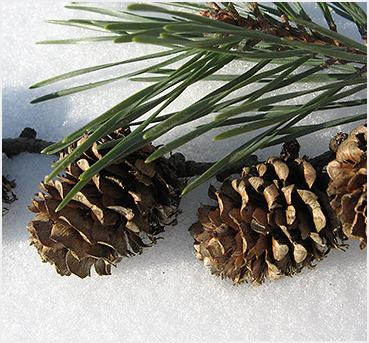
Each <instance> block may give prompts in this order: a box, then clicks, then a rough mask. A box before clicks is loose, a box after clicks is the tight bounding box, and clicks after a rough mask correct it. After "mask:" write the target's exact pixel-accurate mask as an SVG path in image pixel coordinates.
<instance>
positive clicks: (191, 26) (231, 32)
mask: <svg viewBox="0 0 369 343" xmlns="http://www.w3.org/2000/svg"><path fill="white" fill-rule="evenodd" d="M171 5H172V6H177V7H179V8H180V9H181V11H175V10H170V9H168V8H166V7H162V6H157V5H152V4H132V5H130V6H128V10H129V11H135V12H138V13H140V12H141V11H146V12H147V13H150V14H151V15H144V16H143V15H140V14H136V13H130V12H124V11H122V12H120V11H110V10H107V9H102V8H97V7H89V6H67V8H70V9H74V10H84V11H88V12H92V13H100V14H105V15H108V16H112V17H114V19H115V20H105V21H102V20H85V19H83V20H78V19H77V20H70V21H67V22H65V21H53V23H56V24H61V25H72V26H78V27H85V28H89V29H91V30H95V31H96V30H98V31H103V32H104V33H106V34H107V36H99V37H98V38H96V39H107V40H109V39H112V38H114V42H115V43H124V42H129V41H132V42H137V43H147V44H155V45H161V46H163V47H165V48H166V49H167V50H165V51H164V52H163V53H161V54H160V53H159V54H153V55H147V56H142V57H139V58H134V59H131V60H127V61H121V62H117V63H112V64H105V65H100V66H96V67H90V68H83V69H80V70H77V71H73V72H70V73H66V74H63V75H60V76H56V77H54V78H51V79H49V80H46V81H44V82H41V83H38V84H36V85H34V86H33V87H38V86H43V85H47V84H49V83H53V82H57V81H61V80H65V79H67V78H70V77H74V76H76V75H81V74H84V73H89V72H92V71H98V70H101V69H104V68H108V67H111V66H114V65H118V64H124V63H133V62H135V61H138V60H143V59H151V58H156V57H165V56H168V59H166V60H165V61H164V62H161V63H157V64H154V65H152V66H150V67H149V68H145V69H142V70H139V71H138V72H135V73H130V74H128V75H122V76H118V77H116V78H112V79H108V80H105V81H102V82H97V83H91V84H87V85H81V86H77V87H75V88H72V89H65V90H61V91H58V92H55V93H52V94H47V95H45V96H43V97H41V98H38V99H35V100H34V101H33V102H39V101H44V100H48V99H52V98H53V97H58V96H62V95H67V94H72V93H74V92H78V91H83V90H85V89H90V88H93V87H97V86H99V85H101V84H105V83H109V82H113V81H116V80H120V79H123V78H127V77H132V76H136V75H140V74H142V75H144V74H148V73H160V74H161V75H162V76H160V77H159V78H156V79H153V80H152V79H151V81H154V83H153V84H152V85H151V86H148V87H147V88H145V89H144V90H142V91H140V92H138V93H136V94H134V95H132V96H130V97H129V98H127V99H125V100H123V101H122V102H120V103H119V104H118V105H116V106H115V107H113V108H112V109H110V110H109V111H107V112H105V113H103V114H102V115H101V116H99V117H98V118H96V119H94V120H92V121H91V122H90V123H88V124H86V125H85V126H84V127H82V128H81V129H78V130H76V131H75V132H73V133H71V134H70V135H68V136H67V137H66V138H65V139H63V140H62V141H61V142H58V143H55V144H53V145H52V146H50V147H48V148H46V149H45V150H44V152H47V153H55V152H57V151H58V150H60V149H63V148H65V147H66V146H68V145H70V144H72V143H73V142H76V141H77V140H79V139H80V138H81V137H82V136H83V135H84V134H87V137H88V138H87V139H86V141H85V142H84V143H83V144H81V145H80V146H79V147H78V148H77V149H75V150H74V151H73V153H72V154H70V155H68V156H67V157H66V158H65V159H63V160H61V161H59V162H57V163H56V164H55V167H56V168H55V170H54V171H53V173H51V174H50V176H49V179H52V178H53V177H55V176H56V175H57V174H58V173H59V172H61V171H62V170H63V169H64V168H65V167H66V166H67V165H68V164H70V163H72V162H73V160H74V159H75V158H77V157H78V155H80V154H82V153H83V152H84V151H86V150H87V149H88V148H90V147H91V145H92V144H93V142H95V141H98V140H99V139H101V138H102V137H103V136H105V135H106V134H108V133H109V132H111V131H113V130H116V129H117V128H119V127H122V126H128V125H137V127H136V129H135V130H134V131H133V132H132V133H131V134H130V135H128V136H127V137H125V138H122V139H121V140H117V141H114V142H109V143H106V144H108V145H109V147H110V148H111V151H110V152H109V153H108V154H107V155H106V156H105V157H104V158H103V159H101V160H99V161H98V162H96V163H95V164H94V165H92V166H91V167H90V169H89V170H87V171H85V172H84V173H83V174H82V175H81V176H80V180H81V181H80V183H79V184H77V185H76V186H75V188H74V189H73V190H72V191H71V192H70V198H71V197H73V195H74V194H75V193H76V192H77V190H78V189H80V188H81V187H82V186H83V184H85V183H86V182H88V181H89V179H91V177H92V176H93V175H95V174H96V173H97V172H99V171H100V170H102V169H104V168H106V167H107V166H108V165H110V164H112V163H114V161H116V160H118V159H121V158H124V157H125V156H127V155H128V154H130V153H131V152H133V151H135V150H137V149H139V148H141V147H142V146H144V145H145V144H147V143H150V142H152V141H153V140H155V139H158V138H160V137H161V136H162V135H163V134H164V133H166V132H167V131H168V130H171V129H173V128H175V127H178V126H180V125H183V124H187V123H190V122H193V121H195V120H197V119H199V118H203V117H206V116H208V115H210V114H215V120H212V119H211V120H210V121H208V123H207V124H205V125H202V126H200V127H197V128H195V129H194V130H192V131H190V132H188V133H186V134H184V135H183V136H181V137H179V138H178V139H175V140H173V141H172V142H169V143H167V144H166V145H165V146H163V147H162V148H160V149H158V150H157V151H156V152H154V153H153V154H152V155H151V156H149V158H148V159H147V162H149V161H152V160H155V159H156V158H158V157H160V156H162V155H163V154H165V153H168V152H171V151H172V150H173V149H176V148H177V147H179V146H181V145H183V144H185V143H186V142H188V141H190V140H192V139H195V138H196V137H198V136H199V135H201V134H204V133H205V132H207V131H210V130H212V129H213V128H216V127H223V128H224V131H223V133H221V134H219V135H218V136H217V137H215V139H224V138H227V137H231V136H233V135H234V134H243V133H245V132H249V131H253V130H256V129H259V128H265V129H264V130H265V131H264V132H262V133H260V134H259V135H258V136H255V137H253V138H252V139H250V140H248V141H247V142H246V143H245V144H243V145H242V146H240V147H239V148H237V149H236V150H235V151H233V152H230V153H229V154H228V155H227V156H225V157H224V158H223V159H221V160H220V161H219V162H218V163H216V164H214V165H212V166H211V167H210V168H209V169H207V171H206V172H205V173H203V174H202V175H201V176H200V177H199V178H198V179H197V180H195V181H194V182H193V183H192V184H190V185H188V187H187V189H186V190H185V191H184V193H185V192H187V191H189V190H190V189H193V188H194V187H196V186H197V185H199V184H201V183H202V182H204V181H205V180H207V179H209V178H210V177H213V176H215V175H216V174H218V173H220V172H222V171H223V170H225V169H227V168H229V167H230V166H231V165H233V164H235V163H237V162H239V161H240V160H241V159H242V158H244V157H246V156H248V155H249V154H252V153H254V152H255V151H257V150H258V149H261V148H264V147H266V146H270V145H273V144H277V143H279V142H282V140H283V139H290V138H294V137H299V136H302V135H304V134H308V133H311V132H313V131H314V130H318V129H323V128H326V127H331V126H333V125H338V124H336V123H338V121H337V122H335V121H331V122H324V121H323V122H322V123H321V124H317V125H313V126H308V127H306V126H305V127H299V126H297V125H296V124H298V123H299V122H300V121H301V120H302V119H303V118H305V117H306V116H308V115H309V114H310V113H312V112H315V111H318V110H323V109H327V108H334V107H335V106H338V107H342V106H347V107H349V106H355V105H358V104H359V103H362V104H364V103H366V99H361V102H360V101H359V102H357V103H353V102H350V101H351V100H345V98H347V97H348V96H351V95H353V94H356V93H358V92H360V91H362V90H363V89H365V87H366V77H365V76H366V46H365V45H363V44H361V43H359V42H356V41H354V40H352V39H350V38H348V37H346V36H345V35H343V34H340V33H337V28H336V26H335V23H334V21H333V19H332V15H331V11H333V10H334V11H335V12H336V13H338V14H339V15H341V16H344V17H345V18H346V19H347V20H350V21H352V22H353V23H355V24H356V25H357V27H358V29H359V32H360V33H361V34H362V36H363V37H364V36H365V35H366V15H365V16H364V15H363V11H362V9H361V8H359V7H358V5H357V4H353V3H335V4H333V5H330V4H329V5H327V4H325V3H321V4H319V6H320V8H321V10H322V13H323V15H324V17H325V19H326V21H327V25H328V28H325V27H323V26H321V25H317V24H316V23H314V22H313V20H312V19H311V17H310V16H309V14H308V13H307V12H306V11H305V10H304V8H303V6H302V5H301V4H300V3H294V4H293V7H294V8H295V9H294V8H293V7H292V6H290V5H289V4H288V3H282V2H276V3H275V5H276V8H273V7H269V6H265V5H259V4H257V3H250V4H249V6H248V7H246V6H242V5H233V4H232V3H228V4H223V7H222V6H219V5H218V4H215V3H211V4H210V7H208V8H207V9H206V8H204V5H196V4H188V3H171ZM184 9H185V10H184ZM188 9H190V10H195V11H201V12H197V13H190V12H189V11H188ZM156 13H159V15H158V16H157V17H156ZM117 19H118V20H117ZM292 24H294V25H292ZM112 34H113V36H111V35H112ZM82 40H83V39H82ZM88 40H90V41H93V40H94V39H92V38H91V39H90V38H88ZM78 42H80V40H78V39H73V40H64V41H62V40H59V41H54V42H53V43H78ZM43 43H52V42H50V41H49V42H43ZM172 55H174V56H172ZM185 57H191V58H190V59H189V60H187V61H186V62H184V58H185ZM182 60H183V62H182V63H183V64H182V66H181V67H180V68H177V69H170V68H167V67H170V65H171V64H172V63H174V62H178V61H182ZM234 60H241V61H244V62H245V63H246V62H247V61H254V63H253V64H251V66H250V63H249V64H245V70H244V72H243V73H242V74H241V73H240V75H219V76H218V75H214V74H215V73H216V72H218V71H220V70H221V69H222V68H223V66H224V65H227V64H229V63H231V62H232V61H234ZM271 65H273V66H272V67H271V68H269V69H267V70H266V66H271ZM301 66H304V67H305V69H303V70H301V68H299V67H301ZM164 67H166V69H164ZM327 69H332V70H335V73H333V72H330V73H328V74H322V73H321V71H322V70H327ZM337 71H339V74H337ZM144 77H145V76H144ZM217 78H218V79H219V78H221V79H222V80H224V81H225V84H224V85H223V86H221V87H219V88H218V89H216V90H214V91H213V92H211V93H209V94H208V95H206V96H204V97H203V98H202V99H200V100H198V101H197V102H195V103H194V104H190V105H189V106H188V107H186V108H184V109H181V110H179V111H177V112H172V113H170V114H166V115H163V114H162V112H163V111H164V110H165V109H166V108H168V106H169V105H170V104H171V103H172V102H173V101H174V100H175V99H176V98H178V97H180V96H181V94H182V93H183V91H184V90H185V89H187V88H188V87H190V86H191V85H192V84H194V83H196V82H199V81H201V80H211V79H217ZM146 80H147V78H146ZM332 81H333V83H332ZM300 82H316V83H317V85H314V86H313V87H311V89H309V91H300V92H291V91H289V90H288V87H289V86H291V85H294V84H297V83H300ZM250 84H254V85H255V89H256V90H255V91H254V92H252V93H251V94H245V95H241V96H237V97H235V96H234V94H235V92H239V91H240V90H242V89H243V88H244V87H246V86H247V85H250ZM276 90H281V92H282V93H281V94H280V95H277V96H275V95H273V96H270V92H272V91H276ZM282 90H283V91H282ZM286 90H287V91H286ZM311 93H316V94H317V96H316V97H315V98H314V100H313V101H306V100H304V96H306V95H307V94H311ZM232 96H233V97H232ZM226 97H227V98H231V99H230V100H225V98H226ZM291 98H301V105H294V106H290V105H284V104H283V101H286V100H288V99H291ZM340 100H342V101H340ZM151 110H153V114H151V115H150V116H149V117H148V118H147V119H145V120H140V117H141V116H143V115H145V114H146V113H148V111H151ZM253 112H258V113H257V114H252V113H253ZM363 115H364V114H357V115H355V116H351V117H347V118H344V119H342V120H339V122H340V124H344V123H348V122H350V121H353V120H361V119H362V118H363ZM231 117H233V118H231ZM243 123H247V125H242V124H243ZM235 124H237V125H238V126H237V127H236V128H231V129H229V127H230V126H231V125H235ZM104 147H106V146H104V144H102V145H101V146H100V148H104ZM67 201H68V199H65V201H64V202H63V203H62V204H61V205H60V206H59V208H62V206H64V205H65V204H66V202H67Z"/></svg>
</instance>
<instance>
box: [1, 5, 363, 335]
mask: <svg viewBox="0 0 369 343" xmlns="http://www.w3.org/2000/svg"><path fill="white" fill-rule="evenodd" d="M65 4H67V3H63V2H5V3H2V15H3V16H2V22H3V24H2V25H3V26H2V28H3V45H2V54H3V64H2V76H3V77H2V81H3V84H2V124H3V126H2V135H3V138H15V137H17V136H18V135H19V134H20V132H21V131H22V129H23V128H24V127H27V126H28V127H32V128H34V129H35V130H36V131H37V138H41V139H44V140H49V141H57V140H60V139H62V138H63V137H65V136H66V135H67V134H69V133H71V132H72V130H74V129H77V128H78V127H80V126H82V125H83V124H85V123H87V122H88V121H89V120H91V119H92V118H95V117H96V116H98V115H99V114H101V113H103V112H104V111H106V110H107V109H109V108H110V107H112V106H114V105H115V104H117V103H118V102H120V101H121V100H122V99H124V98H126V97H128V96H130V95H131V94H133V93H134V92H136V91H138V90H139V89H141V88H142V87H144V86H145V84H142V83H136V82H130V81H127V80H121V81H119V82H116V83H113V84H110V85H107V86H104V87H101V88H98V89H95V90H90V91H87V92H82V93H78V94H75V95H72V96H66V97H61V98H59V99H56V100H51V101H46V102H44V103H40V104H34V105H32V104H30V101H31V100H32V99H34V98H36V97H38V96H41V95H44V94H46V93H49V92H52V91H56V90H59V89H61V88H64V87H65V88H67V87H71V86H73V85H77V84H79V83H84V82H90V81H91V80H94V81H97V80H99V79H104V78H109V77H113V76H117V75H120V73H123V72H130V71H132V70H133V69H132V68H138V67H144V66H149V65H150V63H151V62H147V61H145V62H140V63H136V64H134V65H129V64H128V65H123V66H121V67H116V68H112V69H111V70H110V69H107V70H105V71H102V72H99V73H96V75H95V74H89V75H86V76H82V77H79V78H76V80H74V79H71V80H67V81H63V82H61V83H57V84H54V85H50V86H48V87H44V88H38V89H33V90H31V89H28V87H29V86H30V85H32V84H34V83H36V82H39V81H41V80H44V79H46V78H49V77H52V76H56V75H58V74H61V73H64V72H67V71H71V70H74V69H78V68H82V67H88V66H93V65H97V64H102V63H107V62H114V61H120V60H124V59H127V58H132V57H134V56H140V55H142V54H147V53H149V52H154V51H161V49H162V48H160V47H154V46H150V45H141V44H137V43H132V44H116V45H114V44H113V43H111V42H103V43H93V44H79V45H36V44H35V43H36V42H37V41H42V40H49V39H61V38H76V37H81V36H83V35H86V36H89V35H93V34H94V32H93V31H87V30H81V29H79V28H73V27H67V26H63V25H53V24H50V23H45V22H44V20H46V19H64V20H66V19H70V18H96V19H102V18H104V19H105V18H106V17H103V16H102V15H98V14H93V13H87V12H80V11H74V10H70V9H65V8H64V7H63V6H64V5H65ZM126 4H127V3H104V4H94V5H95V6H106V7H109V8H113V9H124V8H125V5H126ZM306 6H309V7H308V8H309V13H313V15H314V13H315V15H316V16H317V18H318V19H317V20H320V22H321V24H322V25H325V23H324V20H323V19H322V16H321V14H320V13H319V10H318V9H317V8H315V7H314V6H313V5H312V4H306ZM335 18H336V20H337V24H338V27H339V28H340V30H341V32H342V30H343V31H344V33H345V34H346V35H349V36H350V37H352V38H354V39H357V40H360V37H359V35H358V33H357V29H356V28H355V26H354V25H352V24H350V23H346V22H345V21H344V20H343V19H341V18H339V17H335ZM240 67H242V68H244V65H243V64H241V63H240V62H238V63H234V64H233V65H231V66H228V67H227V70H229V71H230V72H232V70H237V68H240ZM232 68H233V69H232ZM220 84H221V83H216V82H213V83H212V82H202V83H199V84H196V85H194V86H193V87H192V88H191V89H190V90H188V91H186V94H184V95H183V96H182V97H181V98H180V99H179V100H178V101H177V102H175V103H174V104H173V107H172V109H174V110H178V109H181V108H183V107H184V106H186V105H188V104H189V103H190V102H193V101H194V100H196V99H198V98H199V97H200V96H202V95H205V94H207V93H208V92H209V91H210V90H212V89H215V87H216V86H218V85H220ZM303 86H304V85H302V87H303ZM306 87H308V85H306ZM324 115H325V116H327V117H328V118H336V117H339V116H343V115H346V114H345V113H342V112H340V111H336V110H334V111H330V112H329V111H328V112H325V114H324ZM318 120H319V117H318V116H317V115H315V116H311V117H309V119H307V121H306V122H308V123H310V122H315V121H318ZM356 126H357V123H353V124H350V125H346V126H343V127H337V128H333V129H330V130H326V131H321V132H317V133H315V134H312V135H309V136H307V137H305V138H302V139H301V140H300V144H301V146H302V148H301V155H308V156H316V155H318V154H320V153H322V152H324V151H326V150H327V146H328V142H329V139H330V138H331V137H332V136H333V135H334V134H336V133H337V132H339V131H345V132H349V130H351V129H352V128H354V127H356ZM185 130H186V127H180V128H178V129H176V130H174V131H173V132H169V133H168V134H167V135H166V136H165V137H164V138H163V139H162V140H160V141H159V142H155V143H156V144H162V143H165V142H166V141H168V140H169V139H171V138H173V137H175V136H176V135H178V133H181V132H185ZM213 136H214V134H213V133H210V134H208V135H205V136H204V137H200V138H199V139H197V140H195V141H193V142H191V143H189V144H187V145H185V146H184V147H182V148H181V149H179V151H181V152H183V153H184V154H185V155H186V158H187V159H194V160H197V161H199V160H202V161H216V160H217V159H219V158H221V157H222V156H224V155H225V154H226V153H228V152H229V151H230V150H231V149H232V148H235V147H237V144H239V143H240V139H244V138H243V136H240V137H241V138H240V137H237V139H233V140H229V141H220V142H219V141H218V142H212V141H211V138H212V137H213ZM279 151H280V147H275V148H273V149H266V150H263V151H260V152H258V156H259V158H260V159H261V160H263V159H265V158H266V157H268V156H270V155H271V154H278V153H279ZM55 159H57V157H56V156H48V155H39V154H28V153H22V154H20V155H18V156H15V157H13V158H12V159H8V158H6V157H5V156H4V155H3V165H2V168H3V175H8V176H9V177H10V178H11V179H15V181H16V183H17V186H16V188H15V190H14V192H15V193H16V195H17V197H18V200H17V201H15V202H14V203H12V204H10V205H7V207H8V208H9V213H8V214H7V215H5V216H4V217H3V218H2V224H3V226H2V227H3V235H2V253H3V257H2V309H3V313H2V320H3V322H2V329H3V331H2V339H3V340H11V341H14V340H40V341H52V340H73V341H77V340H85V341H90V340H93V341H95V340H96V341H103V340H104V341H106V340H120V341H128V340H135V341H136V340H150V341H153V340H167V341H170V340H188V341H203V340H251V341H259V340H261V341H268V340H277V341H290V340H292V341H302V340H313V341H315V340H346V341H354V340H366V338H367V251H360V249H359V247H358V245H359V244H358V242H357V241H349V244H350V247H349V249H347V251H345V252H341V251H331V252H330V253H329V254H328V257H327V258H326V259H324V260H323V261H321V262H319V263H318V264H317V266H316V268H315V269H314V270H308V269H304V270H303V271H302V272H301V273H300V274H298V275H296V276H294V277H293V278H289V277H285V278H282V279H281V280H279V281H276V282H273V281H266V282H265V283H264V284H263V285H262V286H260V287H254V286H252V285H251V284H241V285H239V286H233V284H232V282H231V281H230V280H222V279H221V278H218V277H216V276H213V275H211V274H210V271H209V269H208V268H206V267H204V266H203V265H202V263H201V262H200V261H198V260H197V259H196V258H195V254H194V248H193V239H192V237H191V236H190V234H189V232H188V228H189V227H190V226H191V224H192V223H194V222H195V221H196V220H197V217H196V212H197V209H198V207H199V206H200V204H212V201H211V200H210V199H208V197H207V189H208V187H209V184H210V183H211V184H213V185H215V186H216V187H219V183H218V182H217V181H216V180H210V181H209V182H207V183H205V184H203V185H202V186H200V187H198V188H197V189H195V190H194V191H192V192H191V193H189V194H188V195H186V196H184V197H183V199H182V202H181V205H180V208H181V210H182V214H181V215H180V216H179V223H178V225H177V226H176V227H174V228H168V229H167V230H166V232H165V233H163V234H162V237H163V238H164V239H161V240H159V241H158V242H157V244H156V245H154V246H153V247H152V248H148V249H145V250H144V252H143V254H142V255H137V256H134V257H131V258H125V259H123V261H122V262H121V263H119V264H118V265H117V268H113V270H112V275H111V276H107V277H100V276H98V275H97V274H96V273H95V272H94V271H92V275H91V277H89V278H86V279H84V280H81V279H79V278H78V277H77V276H70V277H61V276H60V275H58V274H57V273H56V271H55V268H54V267H53V266H51V265H49V264H47V263H41V260H40V257H39V255H38V254H37V252H36V249H35V248H34V247H32V246H29V243H28V237H29V234H28V232H27V230H26V226H27V223H28V222H29V221H30V220H32V218H33V216H34V215H33V214H32V213H31V212H29V211H28V210H27V209H26V206H27V205H30V203H31V200H30V199H31V197H32V196H33V195H34V193H36V192H38V184H39V182H40V181H41V180H43V179H44V176H45V175H46V174H49V173H50V171H51V162H52V160H55Z"/></svg>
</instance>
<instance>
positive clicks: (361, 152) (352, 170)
mask: <svg viewBox="0 0 369 343" xmlns="http://www.w3.org/2000/svg"><path fill="white" fill-rule="evenodd" d="M366 160H367V125H366V123H365V125H360V126H359V127H357V128H356V129H354V130H353V131H352V132H351V133H350V134H349V135H348V137H347V138H346V139H345V140H343V142H341V143H340V144H339V145H338V147H337V151H336V159H335V160H333V161H331V162H329V163H328V165H327V172H328V175H329V177H330V178H331V182H330V183H329V186H328V189H327V194H328V195H329V196H330V197H331V199H332V201H331V206H332V208H334V209H335V211H336V212H337V217H338V219H339V220H340V221H341V223H342V231H343V233H344V234H345V235H346V236H347V237H348V238H353V239H359V240H360V248H361V249H364V248H365V247H366V244H367V228H366V225H367V213H366V212H367V209H366V208H367V162H366Z"/></svg>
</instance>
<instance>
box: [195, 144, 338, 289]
mask: <svg viewBox="0 0 369 343" xmlns="http://www.w3.org/2000/svg"><path fill="white" fill-rule="evenodd" d="M290 147H292V148H293V149H295V150H294V151H292V152H287V153H286V148H285V147H284V150H283V151H282V154H281V155H280V156H274V157H270V158H269V159H268V161H267V162H265V163H261V164H258V165H257V166H254V167H251V168H250V167H245V168H243V171H242V178H241V179H237V178H236V179H233V180H231V179H230V178H228V179H226V180H225V181H224V182H223V185H222V187H221V189H220V190H219V191H216V190H215V189H214V187H212V186H211V187H210V189H209V196H210V197H211V198H213V199H214V200H216V201H218V207H215V206H207V205H203V206H201V207H200V208H199V210H198V217H199V221H198V222H196V223H195V224H193V225H192V227H191V228H190V233H191V235H192V236H193V237H194V239H195V250H196V257H197V258H199V259H200V260H202V261H203V263H204V265H210V267H211V272H212V274H216V275H218V276H222V277H229V278H230V279H232V280H233V281H234V284H239V283H241V282H243V281H247V280H251V282H252V283H253V284H254V285H260V284H261V283H262V282H263V281H264V280H265V278H266V277H267V276H269V278H270V279H273V280H277V279H279V278H280V277H282V276H284V275H290V276H291V275H293V274H295V273H297V272H299V271H300V270H301V269H302V268H303V267H304V266H307V267H310V268H312V267H313V265H312V262H313V261H314V260H318V261H319V260H321V259H322V258H323V257H324V256H325V255H326V254H327V253H328V251H329V250H330V248H332V247H334V248H339V249H341V248H340V246H339V245H338V242H337V239H338V237H337V235H336V231H335V229H336V228H337V227H338V226H339V222H338V220H337V218H336V216H335V213H334V211H333V212H332V211H330V209H329V204H328V203H329V199H328V197H327V196H326V194H325V192H324V190H325V189H326V184H325V187H324V185H323V184H321V183H322V182H321V180H320V179H317V174H316V171H315V169H314V168H313V166H312V165H311V164H310V163H308V162H307V161H306V160H303V159H301V158H298V157H297V155H296V143H294V144H292V145H290ZM287 150H288V149H287ZM297 154H298V150H297ZM322 190H323V191H322Z"/></svg>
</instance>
